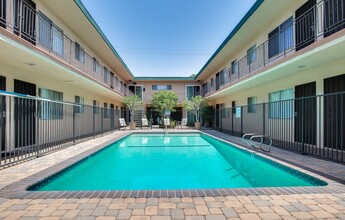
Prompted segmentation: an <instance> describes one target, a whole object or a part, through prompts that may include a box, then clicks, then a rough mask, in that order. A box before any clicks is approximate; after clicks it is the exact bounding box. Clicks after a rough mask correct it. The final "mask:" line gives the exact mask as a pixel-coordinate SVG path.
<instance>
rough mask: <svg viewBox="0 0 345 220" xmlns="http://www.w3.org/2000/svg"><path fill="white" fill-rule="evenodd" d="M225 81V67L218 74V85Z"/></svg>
mask: <svg viewBox="0 0 345 220" xmlns="http://www.w3.org/2000/svg"><path fill="white" fill-rule="evenodd" d="M225 82H226V74H225V69H223V70H222V71H221V72H220V74H219V85H220V86H222V85H224V84H225Z"/></svg>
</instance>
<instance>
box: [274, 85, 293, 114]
mask: <svg viewBox="0 0 345 220" xmlns="http://www.w3.org/2000/svg"><path fill="white" fill-rule="evenodd" d="M284 93H285V94H284ZM287 93H289V94H288V95H289V96H288V97H284V95H285V96H286V95H287ZM268 96H269V97H268V99H269V109H268V113H269V119H292V118H293V117H294V113H293V112H294V111H293V99H294V89H293V88H289V89H284V90H279V91H275V92H271V93H269V94H268ZM274 96H276V97H274ZM272 99H274V100H272Z"/></svg>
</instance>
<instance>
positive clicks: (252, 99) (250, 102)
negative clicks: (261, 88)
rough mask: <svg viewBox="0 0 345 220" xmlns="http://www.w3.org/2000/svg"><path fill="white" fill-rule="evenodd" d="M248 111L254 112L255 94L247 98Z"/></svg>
mask: <svg viewBox="0 0 345 220" xmlns="http://www.w3.org/2000/svg"><path fill="white" fill-rule="evenodd" d="M247 104H248V113H256V96H253V97H249V98H248V103H247Z"/></svg>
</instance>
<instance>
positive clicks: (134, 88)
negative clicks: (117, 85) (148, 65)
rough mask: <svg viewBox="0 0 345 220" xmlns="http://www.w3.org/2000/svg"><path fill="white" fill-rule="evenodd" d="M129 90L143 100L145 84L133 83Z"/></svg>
mask: <svg viewBox="0 0 345 220" xmlns="http://www.w3.org/2000/svg"><path fill="white" fill-rule="evenodd" d="M128 89H129V91H131V92H133V94H134V95H136V96H138V97H139V99H140V100H143V86H137V85H131V86H128Z"/></svg>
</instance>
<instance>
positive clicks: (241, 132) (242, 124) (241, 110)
mask: <svg viewBox="0 0 345 220" xmlns="http://www.w3.org/2000/svg"><path fill="white" fill-rule="evenodd" d="M240 108H241V136H240V137H242V135H243V106H241V107H240Z"/></svg>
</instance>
